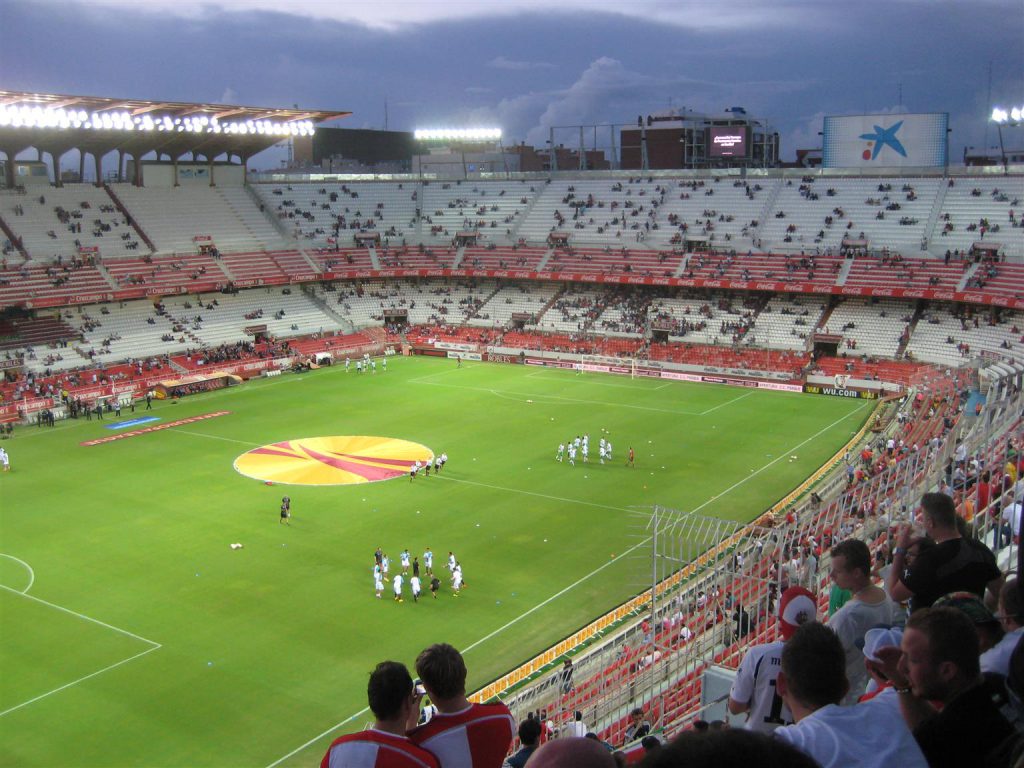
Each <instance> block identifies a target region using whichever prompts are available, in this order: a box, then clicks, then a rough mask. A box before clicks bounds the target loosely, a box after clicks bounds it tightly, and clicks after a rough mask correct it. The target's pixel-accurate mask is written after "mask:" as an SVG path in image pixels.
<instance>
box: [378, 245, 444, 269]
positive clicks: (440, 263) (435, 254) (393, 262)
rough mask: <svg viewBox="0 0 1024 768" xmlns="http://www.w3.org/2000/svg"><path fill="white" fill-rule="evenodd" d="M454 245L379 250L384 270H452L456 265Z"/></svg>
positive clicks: (379, 257)
mask: <svg viewBox="0 0 1024 768" xmlns="http://www.w3.org/2000/svg"><path fill="white" fill-rule="evenodd" d="M456 254H457V252H456V250H455V247H454V246H452V245H420V246H400V247H398V248H394V247H385V248H378V249H377V259H378V260H379V261H380V266H381V268H382V269H451V268H452V265H453V264H455V257H456Z"/></svg>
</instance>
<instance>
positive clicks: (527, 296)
mask: <svg viewBox="0 0 1024 768" xmlns="http://www.w3.org/2000/svg"><path fill="white" fill-rule="evenodd" d="M559 287H560V286H558V285H557V284H555V283H539V284H532V285H531V284H528V283H503V284H502V285H501V286H500V287H498V288H497V290H496V291H495V292H493V293H492V295H491V296H490V298H488V300H487V301H485V302H484V303H483V305H482V306H481V307H480V308H479V310H478V311H477V314H476V317H472V318H470V319H469V324H470V325H473V326H486V327H496V328H503V327H505V326H506V325H508V324H509V322H510V321H511V320H512V315H513V314H515V313H519V314H526V315H530V316H531V317H535V316H537V315H539V314H540V313H541V312H542V310H543V309H544V308H545V307H546V306H547V305H548V303H549V302H550V301H551V299H552V298H554V296H555V294H556V293H558V289H559Z"/></svg>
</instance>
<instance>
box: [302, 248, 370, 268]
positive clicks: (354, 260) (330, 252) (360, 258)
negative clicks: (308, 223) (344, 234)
mask: <svg viewBox="0 0 1024 768" xmlns="http://www.w3.org/2000/svg"><path fill="white" fill-rule="evenodd" d="M309 256H310V258H311V259H313V261H314V262H315V263H316V265H317V267H318V268H319V269H320V271H321V272H331V271H332V270H342V269H372V268H373V262H372V260H371V259H370V251H369V250H368V249H366V248H337V249H335V248H324V249H318V250H316V251H314V252H312V253H310V254H309Z"/></svg>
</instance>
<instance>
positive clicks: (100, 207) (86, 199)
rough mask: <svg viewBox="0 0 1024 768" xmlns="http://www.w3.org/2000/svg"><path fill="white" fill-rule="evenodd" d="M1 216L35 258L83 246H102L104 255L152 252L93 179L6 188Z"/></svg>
mask: <svg viewBox="0 0 1024 768" xmlns="http://www.w3.org/2000/svg"><path fill="white" fill-rule="evenodd" d="M0 216H2V217H3V219H4V221H6V222H7V224H8V226H9V227H10V228H11V231H12V232H14V234H15V236H16V237H19V238H21V240H22V244H23V246H24V247H25V250H26V251H27V252H28V254H29V255H30V256H31V257H32V259H33V261H35V262H53V261H56V259H57V257H58V256H60V257H62V258H64V259H67V258H70V257H72V256H77V255H78V254H79V247H82V248H93V247H95V248H98V249H99V254H100V256H121V255H125V254H132V253H138V249H139V248H141V249H142V251H143V252H148V251H149V248H148V247H147V246H146V244H145V243H141V244H140V241H141V238H140V237H139V233H138V232H136V231H135V229H134V228H133V227H132V226H130V225H129V224H128V222H127V221H126V219H125V217H124V215H123V214H122V213H121V212H120V211H119V210H118V209H117V207H116V206H115V204H114V201H113V200H112V199H111V198H110V195H108V194H107V192H106V190H105V189H103V188H102V187H96V186H93V185H92V184H72V185H68V186H66V187H47V188H45V189H42V190H41V191H39V192H38V193H37V192H36V191H33V192H32V193H31V194H17V193H14V192H0Z"/></svg>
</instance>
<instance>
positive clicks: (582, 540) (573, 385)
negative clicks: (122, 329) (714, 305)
mask: <svg viewBox="0 0 1024 768" xmlns="http://www.w3.org/2000/svg"><path fill="white" fill-rule="evenodd" d="M215 410H227V411H230V414H229V415H225V416H221V417H219V418H215V419H210V420H208V421H201V422H196V423H193V424H189V425H186V426H182V427H180V428H175V429H170V430H164V431H159V432H153V433H151V434H145V435H140V436H137V437H131V438H128V439H124V440H120V441H117V442H112V443H109V444H104V445H97V446H93V447H82V446H80V443H81V442H82V441H85V440H89V439H93V438H98V437H104V436H108V435H111V434H114V433H113V432H111V431H110V430H108V429H106V428H105V426H104V425H105V424H109V423H110V422H109V421H106V422H103V423H102V424H100V423H97V422H96V421H92V422H86V421H77V422H67V423H62V424H60V425H59V426H58V427H56V428H54V429H36V428H31V429H24V428H23V429H22V430H20V431H19V432H18V433H17V435H16V437H15V439H14V440H12V441H10V442H8V443H6V447H7V449H8V451H9V452H10V455H11V459H12V471H11V472H10V473H7V474H3V475H2V476H0V553H2V554H3V556H2V557H0V586H2V589H0V628H2V632H0V764H2V765H5V766H6V765H18V766H49V765H58V764H61V765H74V766H129V765H146V766H154V765H158V766H268V765H271V764H274V763H275V762H277V761H278V760H280V759H281V758H283V757H285V756H286V755H289V753H291V752H293V750H296V749H297V748H299V747H300V746H302V745H304V744H306V743H307V742H309V741H310V740H312V739H314V737H316V736H317V735H318V734H321V733H324V732H326V731H328V730H329V729H331V728H332V727H333V726H335V725H336V724H339V723H341V722H343V721H346V720H348V719H349V718H351V720H350V722H349V724H348V725H347V726H346V727H345V728H340V729H338V730H336V731H335V732H333V733H331V734H330V735H325V736H323V737H322V738H320V739H319V740H317V741H315V742H314V743H312V744H310V745H309V746H308V747H306V748H305V749H302V750H299V751H298V752H296V753H295V754H294V755H292V756H291V757H289V758H288V759H287V760H285V761H284V762H283V764H284V765H311V764H315V763H316V762H317V761H319V759H320V757H321V755H322V754H323V752H324V750H325V748H326V745H327V744H328V743H329V741H330V739H331V738H333V737H334V736H336V735H338V734H339V733H341V732H342V731H343V730H345V729H348V730H353V729H357V728H359V727H361V726H362V725H363V724H364V722H366V721H367V720H368V719H369V717H368V716H367V715H366V714H365V713H363V712H362V710H363V708H364V707H365V706H366V686H365V683H366V677H367V674H368V672H369V670H370V669H371V668H372V667H373V665H374V664H375V663H376V662H377V661H380V660H383V659H386V658H392V659H397V660H401V661H404V662H406V663H408V664H410V665H411V663H412V661H413V659H414V658H415V654H416V653H417V652H418V651H419V650H420V649H421V648H422V647H424V646H425V645H427V644H429V643H432V642H437V641H442V640H443V641H447V642H450V643H452V644H454V645H455V646H457V647H459V648H461V649H464V651H465V654H466V658H467V663H468V666H469V669H470V678H471V679H470V684H471V685H472V686H473V687H479V686H480V685H482V684H484V683H486V682H487V681H489V680H491V679H494V678H495V677H497V676H499V675H500V674H502V673H504V672H505V671H507V670H509V669H511V668H513V667H515V666H516V665H517V664H518V663H520V662H522V661H524V660H526V659H528V658H530V657H531V656H532V655H534V654H535V653H537V652H539V651H541V650H543V649H544V648H546V647H548V646H550V645H551V644H553V643H554V642H556V641H557V640H559V639H560V638H562V637H564V636H566V635H567V634H570V633H571V632H572V631H573V630H575V629H576V628H578V627H580V626H581V625H583V624H585V623H587V622H588V621H589V620H591V619H593V618H594V617H596V616H598V615H600V614H602V613H604V612H605V611H606V610H607V609H609V608H611V607H612V606H614V605H616V604H618V603H619V602H621V601H623V600H625V599H627V598H628V597H630V596H632V595H633V594H636V593H638V592H639V591H641V590H642V589H643V586H644V583H643V578H644V575H645V574H646V573H649V566H648V565H646V564H645V562H644V560H643V553H642V552H641V551H640V550H636V551H635V552H634V554H632V555H630V554H629V552H630V548H631V547H634V546H637V545H638V543H639V541H640V539H639V538H637V537H636V536H635V533H636V523H637V519H636V517H635V516H634V515H632V514H631V513H630V508H631V507H633V506H635V505H648V504H655V503H659V504H663V505H665V506H670V507H673V508H676V509H683V510H699V511H700V513H701V514H704V515H709V516H718V517H722V518H729V519H734V520H739V521H746V520H750V519H752V518H753V517H755V516H756V515H757V514H759V513H760V512H762V511H763V510H764V509H765V508H767V507H768V506H770V505H771V504H772V503H773V502H775V501H776V500H778V499H779V498H781V497H782V496H784V495H785V494H786V493H787V492H788V491H790V490H791V489H792V488H794V487H795V486H797V485H798V484H799V482H800V481H801V480H802V479H803V478H805V477H806V476H807V475H808V474H810V472H811V471H813V469H814V468H815V467H817V466H819V465H820V464H822V463H823V462H824V461H826V460H827V459H828V458H829V457H830V456H831V455H833V454H834V452H835V451H836V450H838V449H839V447H840V446H841V445H842V444H843V443H844V442H845V441H846V440H848V439H849V437H850V435H851V433H852V432H854V431H856V430H857V429H859V427H860V426H861V424H862V423H863V421H864V419H865V418H866V417H867V415H868V413H869V410H870V405H867V404H866V403H864V402H863V401H852V402H851V401H847V400H844V399H833V398H828V397H815V396H811V395H800V394H789V393H777V392H763V391H756V390H745V389H738V388H730V387H719V386H711V385H690V384H683V383H668V382H664V381H659V380H650V379H635V380H633V379H630V378H628V377H618V376H606V375H600V374H585V375H582V376H577V375H575V374H574V373H573V372H571V371H561V370H554V369H539V368H533V367H528V366H513V365H497V364H493V365H492V364H480V363H477V364H473V363H466V364H465V365H463V367H462V368H461V369H458V368H456V366H455V363H454V362H453V361H450V360H442V359H433V358H430V359H428V358H416V359H394V358H393V359H392V360H391V361H390V365H389V367H388V370H387V372H386V373H384V372H381V371H380V370H378V372H377V374H376V375H372V374H363V375H362V376H357V375H356V374H355V372H354V371H353V372H351V373H345V372H344V370H342V368H341V367H334V368H328V369H323V370H320V371H316V372H312V373H309V374H304V375H301V376H284V377H280V378H276V379H265V380H258V381H252V382H249V383H246V384H245V385H243V386H241V387H236V388H232V389H229V390H221V391H218V392H214V393H209V394H204V395H198V396H194V397H190V398H186V399H183V400H182V401H181V402H180V403H177V404H172V403H170V402H165V403H158V404H157V405H156V407H155V409H154V411H152V412H151V415H155V416H157V417H159V418H160V419H161V422H155V423H166V422H168V421H172V420H175V419H179V418H183V417H187V416H193V415H198V414H203V413H209V412H211V411H215ZM132 415H133V414H129V413H127V412H126V413H125V414H124V415H123V417H122V418H123V419H128V418H131V416H132ZM141 415H147V414H146V412H144V411H142V410H141V409H140V410H139V411H137V412H136V413H135V414H134V416H141ZM602 429H606V430H608V432H609V433H610V435H611V439H612V441H613V444H614V451H615V453H614V460H613V461H611V462H610V463H609V464H607V465H605V466H601V465H599V464H598V463H597V441H598V438H599V437H600V435H601V430H602ZM584 432H588V433H589V434H590V436H591V443H592V445H593V449H592V452H591V461H590V463H589V464H588V465H582V464H578V466H576V467H575V468H572V467H570V466H568V464H567V463H565V464H558V463H556V462H555V461H554V455H555V450H556V448H557V446H558V443H559V442H560V441H562V440H566V439H569V438H570V437H573V436H575V435H577V434H582V433H584ZM322 435H380V436H386V437H396V438H402V439H405V440H411V441H414V442H417V443H422V444H423V445H426V446H428V447H429V448H430V449H431V450H433V451H435V452H437V453H440V452H441V451H444V452H446V453H447V454H448V456H449V461H448V465H447V467H446V468H445V470H444V472H443V474H442V476H441V477H430V478H429V479H426V478H419V479H417V480H416V481H415V482H414V483H410V482H409V480H408V478H407V477H402V478H398V479H395V480H390V481H386V482H378V483H372V484H361V485H347V486H330V487H325V486H320V487H314V486H281V485H276V486H273V487H268V486H266V485H265V484H263V483H262V482H259V481H256V480H253V479H251V478H248V477H244V476H242V475H240V474H238V473H237V472H235V471H234V469H233V462H234V460H235V458H236V457H237V456H238V455H239V454H241V453H243V452H245V451H247V450H249V449H251V448H255V447H258V446H260V445H265V444H268V443H273V442H277V441H281V440H288V439H294V438H302V437H314V436H322ZM630 445H632V446H633V447H634V449H635V450H636V467H635V469H634V468H629V467H626V466H625V465H624V463H625V457H626V452H627V449H628V447H629V446H630ZM794 455H795V456H797V457H798V459H797V460H790V457H791V456H794ZM283 493H288V494H289V495H290V496H291V498H292V513H293V519H292V524H291V526H283V525H280V524H279V522H278V507H279V504H280V499H281V496H282V495H283ZM233 542H241V543H243V544H244V549H241V550H232V549H231V548H230V547H229V545H230V544H231V543H233ZM378 544H379V545H381V546H382V547H383V548H384V550H385V551H386V552H387V553H388V554H390V555H391V556H392V560H393V561H394V562H395V563H396V565H397V559H398V558H397V556H398V553H399V551H400V550H402V549H403V548H405V547H408V548H410V550H411V551H412V552H413V553H415V554H422V552H423V549H424V548H425V547H426V546H428V545H429V546H430V547H431V548H432V549H433V550H434V552H435V554H436V556H437V562H435V566H436V568H435V570H440V566H441V564H442V563H443V562H444V558H445V556H446V554H447V552H448V551H449V550H454V551H455V552H456V554H457V555H458V556H459V559H460V560H461V561H462V563H463V566H464V570H465V578H466V583H467V585H468V587H467V589H466V590H465V591H464V593H463V594H462V595H460V596H459V597H457V598H455V597H453V596H452V595H451V593H450V590H449V589H448V585H447V582H445V586H444V587H443V589H442V593H441V595H440V598H439V599H438V600H436V601H434V600H431V599H430V598H429V597H428V598H427V599H426V600H425V601H424V600H421V602H420V603H419V604H414V603H413V602H412V601H411V599H408V597H407V599H406V601H405V602H404V603H403V604H397V603H395V602H393V601H392V600H390V599H388V593H387V592H385V599H382V600H376V599H374V595H373V583H372V577H371V573H370V571H371V566H372V553H373V550H374V548H375V547H376V546H377V545H378Z"/></svg>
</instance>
